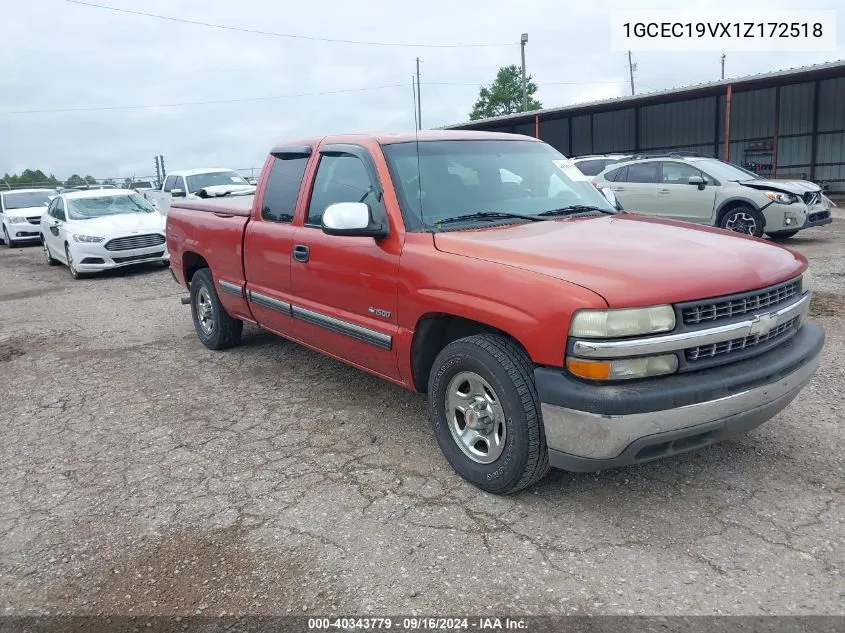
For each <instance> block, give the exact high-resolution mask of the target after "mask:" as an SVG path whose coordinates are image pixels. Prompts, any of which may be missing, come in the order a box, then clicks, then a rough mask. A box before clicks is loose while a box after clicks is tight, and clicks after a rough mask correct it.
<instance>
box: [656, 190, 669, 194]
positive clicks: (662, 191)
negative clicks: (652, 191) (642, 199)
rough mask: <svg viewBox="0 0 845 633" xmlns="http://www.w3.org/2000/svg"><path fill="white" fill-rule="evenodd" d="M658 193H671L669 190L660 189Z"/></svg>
mask: <svg viewBox="0 0 845 633" xmlns="http://www.w3.org/2000/svg"><path fill="white" fill-rule="evenodd" d="M657 193H670V191H669V190H668V189H658V190H657Z"/></svg>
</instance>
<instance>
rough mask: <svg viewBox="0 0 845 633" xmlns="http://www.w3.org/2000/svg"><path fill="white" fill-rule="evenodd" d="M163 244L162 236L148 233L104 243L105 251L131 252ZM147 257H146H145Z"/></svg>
mask: <svg viewBox="0 0 845 633" xmlns="http://www.w3.org/2000/svg"><path fill="white" fill-rule="evenodd" d="M162 244H164V235H159V234H158V233H150V234H149V235H130V236H129V237H118V238H115V239H113V240H109V241H108V242H106V246H105V248H106V250H107V251H131V250H132V249H135V248H150V247H151V246H161V245H162ZM147 257H148V256H147Z"/></svg>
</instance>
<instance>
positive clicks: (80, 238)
mask: <svg viewBox="0 0 845 633" xmlns="http://www.w3.org/2000/svg"><path fill="white" fill-rule="evenodd" d="M104 239H105V238H102V237H97V236H96V235H79V234H78V233H75V234H74V236H73V241H74V242H102V241H103V240H104Z"/></svg>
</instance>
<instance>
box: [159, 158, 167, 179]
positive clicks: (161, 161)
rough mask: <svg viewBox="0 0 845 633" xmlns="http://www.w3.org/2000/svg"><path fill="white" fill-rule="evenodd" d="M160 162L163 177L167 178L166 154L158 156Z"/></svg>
mask: <svg viewBox="0 0 845 633" xmlns="http://www.w3.org/2000/svg"><path fill="white" fill-rule="evenodd" d="M158 162H159V163H161V177H162V179H164V178H167V170H166V169H165V168H164V154H159V155H158Z"/></svg>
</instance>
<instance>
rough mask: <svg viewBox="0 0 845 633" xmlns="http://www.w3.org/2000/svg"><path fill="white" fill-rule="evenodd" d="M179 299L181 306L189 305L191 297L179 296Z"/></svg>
mask: <svg viewBox="0 0 845 633" xmlns="http://www.w3.org/2000/svg"><path fill="white" fill-rule="evenodd" d="M179 301H181V302H182V305H183V306H186V305H189V304H190V303H191V297H190V296H188V297H179Z"/></svg>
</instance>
